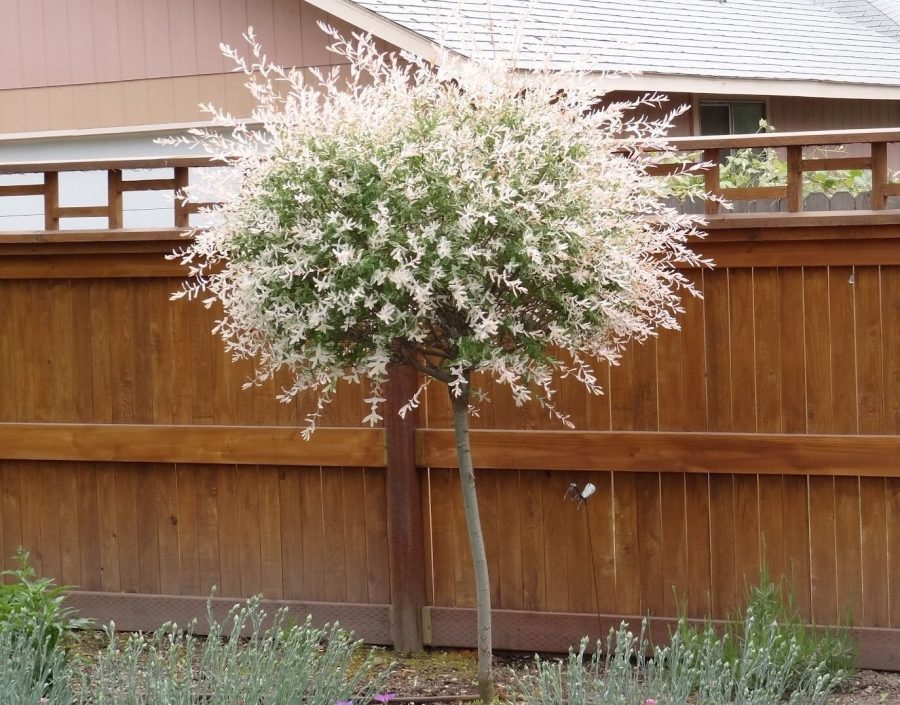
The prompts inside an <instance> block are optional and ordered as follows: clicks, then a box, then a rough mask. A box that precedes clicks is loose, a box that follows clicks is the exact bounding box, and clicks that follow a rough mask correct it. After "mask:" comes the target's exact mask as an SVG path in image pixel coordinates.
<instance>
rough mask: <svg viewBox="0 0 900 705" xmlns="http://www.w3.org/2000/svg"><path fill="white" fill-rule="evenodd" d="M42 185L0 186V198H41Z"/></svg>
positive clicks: (43, 188) (43, 186) (43, 187)
mask: <svg viewBox="0 0 900 705" xmlns="http://www.w3.org/2000/svg"><path fill="white" fill-rule="evenodd" d="M45 189H46V186H45V185H44V184H11V185H9V186H0V196H43V195H44V190H45Z"/></svg>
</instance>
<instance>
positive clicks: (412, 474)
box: [384, 365, 425, 652]
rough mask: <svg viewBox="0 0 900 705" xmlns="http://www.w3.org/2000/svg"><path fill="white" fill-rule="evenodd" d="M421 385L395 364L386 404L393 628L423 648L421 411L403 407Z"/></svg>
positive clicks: (398, 642) (403, 647) (397, 644)
mask: <svg viewBox="0 0 900 705" xmlns="http://www.w3.org/2000/svg"><path fill="white" fill-rule="evenodd" d="M417 386H418V377H417V375H416V370H415V369H414V368H413V367H411V366H409V365H393V366H392V367H391V369H390V371H389V373H388V383H387V390H386V393H385V404H384V432H385V434H384V435H385V445H386V448H385V450H386V454H387V531H388V553H389V564H390V579H391V632H392V637H393V641H394V649H395V650H397V651H401V652H408V651H421V650H422V648H423V641H422V608H423V607H424V606H425V550H424V537H423V534H424V524H423V522H422V491H421V487H420V484H419V474H418V470H417V469H416V428H417V427H418V413H417V412H416V410H412V411H410V413H408V414H407V415H406V418H400V415H399V413H398V411H399V410H400V408H401V407H402V406H403V405H404V404H406V402H407V401H409V399H410V397H412V395H413V394H414V393H415V391H416V388H417Z"/></svg>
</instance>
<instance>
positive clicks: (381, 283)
mask: <svg viewBox="0 0 900 705" xmlns="http://www.w3.org/2000/svg"><path fill="white" fill-rule="evenodd" d="M323 29H325V30H326V31H328V32H329V33H330V34H331V35H332V37H333V39H334V45H333V47H332V50H333V51H335V52H336V53H337V54H339V55H340V56H341V57H343V59H344V60H345V61H346V62H347V63H348V64H349V67H345V69H335V70H334V71H333V72H331V73H329V74H327V75H323V74H315V78H314V79H312V80H307V79H306V78H304V75H303V74H302V73H301V72H299V71H286V70H284V69H282V68H279V67H277V66H273V65H271V64H269V63H268V62H267V61H266V60H265V57H264V56H263V55H262V53H261V48H260V47H259V45H258V44H256V43H255V42H254V41H253V40H252V36H251V37H250V40H251V46H252V48H253V59H252V60H249V61H247V60H244V59H242V58H240V57H239V56H238V55H237V54H236V53H235V52H234V51H231V50H226V52H227V53H228V54H229V55H230V56H231V57H232V58H234V59H235V61H236V62H237V64H238V67H239V68H240V69H242V70H243V71H245V73H246V74H247V75H248V83H247V85H248V87H249V89H250V90H251V91H252V92H253V95H254V96H255V98H256V102H257V107H256V110H255V112H254V115H253V117H254V119H255V120H256V121H258V122H259V123H260V125H261V127H260V128H259V129H253V130H251V129H248V128H245V127H243V126H241V125H238V124H236V123H235V121H233V120H230V119H229V118H228V116H226V115H223V114H221V113H215V115H216V117H217V118H218V120H219V121H220V122H222V123H224V124H226V125H231V126H232V127H233V128H234V129H233V130H231V131H229V132H228V133H226V134H224V135H223V134H222V133H219V132H212V131H198V132H196V133H195V134H194V135H193V136H192V137H191V138H190V139H189V140H188V141H196V142H199V143H201V144H202V145H203V146H204V147H206V148H207V149H208V150H209V151H210V152H211V153H213V154H214V155H216V156H218V157H221V158H222V159H224V160H225V161H227V162H228V163H229V164H231V165H232V166H233V169H234V171H235V174H236V176H237V182H238V185H237V188H236V189H232V190H230V191H228V192H226V193H223V194H222V195H221V201H222V203H221V205H220V206H218V207H216V208H215V209H214V210H215V213H214V224H212V225H211V226H209V227H207V228H206V229H203V230H197V231H196V232H194V233H193V235H194V240H193V241H192V242H191V243H190V244H189V245H187V247H186V248H185V249H184V250H183V251H181V252H179V253H177V255H178V256H179V257H181V258H182V259H183V261H184V262H185V263H186V264H188V265H189V266H190V267H191V277H190V278H189V279H188V280H187V282H186V284H185V286H184V289H183V291H181V292H179V294H177V295H178V296H185V295H186V296H190V297H193V296H198V295H199V296H204V297H208V298H206V300H207V302H208V303H212V302H213V301H216V300H218V301H219V302H220V303H221V305H222V307H223V310H224V315H223V317H222V320H221V321H220V322H219V323H218V325H217V328H216V332H217V333H218V334H219V335H221V337H222V338H223V339H224V341H225V343H226V345H227V347H228V349H229V350H230V351H231V352H232V353H233V354H234V356H235V357H236V358H251V359H254V360H255V361H256V367H255V369H256V376H255V378H254V379H253V380H251V382H250V383H263V382H265V381H266V380H269V379H270V378H271V377H272V376H273V375H274V374H275V372H276V371H277V370H279V369H282V368H286V369H287V370H288V371H289V372H290V374H291V379H292V380H293V381H292V384H291V386H290V387H289V388H286V389H284V390H283V393H282V399H284V400H290V399H292V398H293V397H294V396H296V395H297V394H299V393H300V392H303V391H307V390H312V391H314V392H316V393H317V396H316V398H317V399H318V402H317V404H316V405H315V406H314V407H313V408H312V409H311V410H310V412H309V414H308V416H307V417H306V428H305V430H304V434H305V435H306V437H308V436H309V434H310V433H312V432H313V430H314V429H315V426H316V423H317V420H318V419H319V417H320V415H321V413H322V410H323V408H324V407H325V405H326V404H328V402H329V401H330V400H331V399H332V396H333V394H334V392H335V389H336V386H337V384H338V382H340V381H342V380H345V381H350V382H358V381H359V380H360V379H361V378H365V379H367V380H368V381H369V382H370V384H371V385H372V388H373V389H374V390H375V391H374V393H373V394H372V395H370V397H369V398H368V399H367V400H366V401H367V403H368V404H369V405H370V407H369V411H368V415H367V416H366V420H367V421H369V422H371V423H376V422H377V421H379V420H380V418H381V417H380V415H379V408H380V404H381V402H382V401H383V399H382V395H381V389H382V387H383V385H384V384H385V382H386V377H387V372H388V367H389V365H391V364H404V365H411V366H413V367H415V368H416V369H417V370H418V371H419V372H420V373H421V382H422V384H421V387H420V388H419V389H418V391H417V392H416V393H415V394H414V396H413V397H412V398H411V399H409V400H408V402H407V404H406V406H404V407H403V409H402V410H401V414H404V413H406V412H408V411H409V409H410V408H412V407H415V406H417V405H418V404H419V400H420V397H421V394H422V392H423V390H424V389H425V388H426V387H427V386H428V385H429V384H431V385H439V386H444V387H446V390H447V391H446V393H447V394H449V397H450V402H451V404H452V408H453V421H454V428H455V432H456V446H457V452H458V459H459V468H460V477H461V485H462V492H463V498H464V504H465V513H466V521H467V524H468V530H469V539H470V544H471V551H472V558H473V563H474V568H475V580H476V588H477V589H476V595H477V612H478V654H479V666H478V682H479V687H480V692H481V696H482V698H483V700H484V701H485V702H489V701H491V700H492V699H493V694H494V688H493V678H492V675H491V624H490V591H489V581H488V565H487V559H486V556H485V550H484V541H483V538H482V533H481V526H480V521H479V514H478V505H477V501H476V491H475V476H474V473H473V467H472V456H471V451H470V447H469V425H468V422H469V414H470V410H471V409H472V406H473V403H474V402H475V401H476V400H477V399H478V398H479V395H480V392H479V390H478V388H477V381H478V379H492V380H494V381H495V382H497V383H501V384H504V385H507V386H508V387H509V389H510V390H511V391H512V395H513V397H514V399H515V402H516V404H519V405H522V404H526V403H531V402H533V403H537V404H539V405H541V407H543V408H544V409H545V410H546V411H547V412H548V413H549V414H551V415H552V416H554V417H555V418H557V419H558V420H559V421H560V422H562V423H564V424H567V425H570V424H569V420H568V418H567V416H566V415H565V413H564V410H561V409H558V408H557V406H556V405H555V402H554V387H555V384H556V382H557V381H558V380H560V379H562V378H566V377H571V378H574V379H576V380H578V381H579V382H580V383H582V384H583V385H584V386H585V387H586V389H587V390H588V391H589V392H590V393H592V394H600V393H601V388H600V385H599V383H598V381H597V377H596V374H595V371H594V366H595V365H596V364H597V362H598V361H609V362H615V361H616V359H617V358H618V356H619V355H620V353H621V351H622V349H623V346H624V345H625V344H626V343H627V342H629V341H631V340H637V341H642V340H644V339H646V338H647V337H648V336H651V335H653V334H654V331H655V330H656V329H657V328H659V327H663V328H674V327H676V320H675V314H676V313H677V312H678V310H679V297H680V295H681V294H682V293H685V292H688V293H694V292H693V290H692V289H691V287H690V284H689V282H688V281H687V280H686V279H685V278H684V277H683V276H682V275H681V274H680V273H679V271H678V270H677V269H676V268H675V267H674V265H676V264H677V263H685V262H686V263H691V264H696V263H697V261H698V260H697V257H696V256H695V255H694V254H693V253H692V252H691V251H690V250H689V249H688V248H687V247H686V240H687V238H688V237H689V236H691V235H695V234H696V230H695V221H694V220H693V219H692V217H691V216H686V215H680V214H678V213H677V212H675V211H674V210H673V209H671V208H669V207H667V206H666V205H665V204H664V202H663V195H664V192H663V190H662V185H661V184H659V183H657V181H656V180H655V179H653V178H651V177H650V176H648V173H647V171H648V166H649V165H650V164H651V163H653V161H654V159H656V157H652V156H648V152H647V150H648V149H650V150H659V152H657V154H663V153H664V151H665V135H666V133H667V131H668V129H669V127H670V125H671V120H672V118H673V117H674V116H675V115H677V114H678V112H679V111H678V110H675V111H674V112H673V113H672V114H671V115H670V116H668V117H666V118H664V119H662V120H659V121H647V120H644V119H641V118H640V117H639V116H638V111H637V110H636V109H638V108H640V107H641V106H642V105H647V104H649V105H653V106H656V105H657V104H658V103H660V102H662V99H660V98H657V97H648V98H645V99H642V100H639V101H633V102H615V103H609V104H599V103H598V98H599V96H600V95H601V93H600V91H599V90H598V88H597V86H596V84H595V82H594V81H593V80H592V77H591V75H590V74H589V73H585V72H579V71H557V70H551V69H546V68H542V69H538V70H532V71H521V70H518V69H517V68H516V67H515V66H514V58H507V59H504V60H500V59H496V58H478V57H477V56H476V57H474V58H469V59H461V58H458V57H456V56H453V55H450V54H444V55H442V56H441V57H440V59H439V61H437V62H436V63H426V62H425V61H424V60H421V59H419V58H417V57H415V56H402V57H397V56H393V55H385V54H382V53H380V52H379V51H378V50H377V49H376V47H375V44H374V42H373V41H372V40H371V39H370V38H368V37H365V36H358V37H354V38H353V39H352V40H345V39H344V38H342V37H340V36H339V35H338V34H337V33H335V32H334V31H332V30H330V29H327V28H324V27H323ZM213 112H215V111H213Z"/></svg>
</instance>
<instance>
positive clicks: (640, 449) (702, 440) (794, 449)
mask: <svg viewBox="0 0 900 705" xmlns="http://www.w3.org/2000/svg"><path fill="white" fill-rule="evenodd" d="M417 436H418V439H417V454H416V457H417V464H418V465H419V466H429V467H443V468H452V467H456V447H455V445H454V440H453V433H452V431H449V430H437V429H423V430H419V431H418V432H417ZM573 449H577V452H575V451H573ZM472 453H473V456H474V459H475V467H476V468H498V469H502V468H510V467H513V468H527V469H535V470H610V469H614V470H629V471H642V472H658V471H678V472H691V473H694V472H699V473H722V472H726V473H727V472H731V473H760V474H782V473H792V472H795V473H802V474H821V475H847V476H865V477H900V466H898V464H897V463H895V462H893V460H892V459H893V458H895V457H897V454H898V453H900V437H897V436H840V435H791V434H766V433H661V432H636V431H631V432H629V431H613V432H603V431H488V430H476V431H472Z"/></svg>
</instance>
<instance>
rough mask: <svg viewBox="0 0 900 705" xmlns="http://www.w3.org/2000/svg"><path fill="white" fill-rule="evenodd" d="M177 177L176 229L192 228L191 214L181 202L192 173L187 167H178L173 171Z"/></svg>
mask: <svg viewBox="0 0 900 705" xmlns="http://www.w3.org/2000/svg"><path fill="white" fill-rule="evenodd" d="M173 171H174V172H175V173H174V176H175V227H176V228H188V227H190V217H189V216H190V213H189V212H188V209H187V205H186V204H185V203H184V201H182V200H181V194H182V191H183V190H184V189H185V188H187V186H188V182H189V181H190V172H189V171H188V168H187V167H186V166H176V167H175V169H174V170H173Z"/></svg>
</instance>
